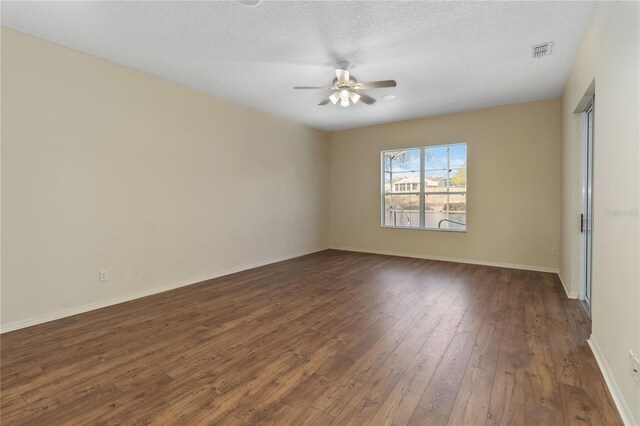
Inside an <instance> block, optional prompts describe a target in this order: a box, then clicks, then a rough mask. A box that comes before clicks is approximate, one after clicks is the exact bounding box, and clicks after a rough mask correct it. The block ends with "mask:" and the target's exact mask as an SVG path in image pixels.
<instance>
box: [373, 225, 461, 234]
mask: <svg viewBox="0 0 640 426" xmlns="http://www.w3.org/2000/svg"><path fill="white" fill-rule="evenodd" d="M380 227H381V228H386V229H408V230H411V231H435V232H457V233H466V232H467V230H466V229H443V228H420V227H416V226H389V225H380Z"/></svg>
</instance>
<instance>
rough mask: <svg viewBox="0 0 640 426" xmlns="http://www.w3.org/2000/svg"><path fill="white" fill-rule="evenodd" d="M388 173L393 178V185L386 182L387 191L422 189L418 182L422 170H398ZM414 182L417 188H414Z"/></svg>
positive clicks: (414, 190) (415, 190)
mask: <svg viewBox="0 0 640 426" xmlns="http://www.w3.org/2000/svg"><path fill="white" fill-rule="evenodd" d="M387 175H388V176H389V179H391V183H392V185H391V186H389V185H388V184H386V185H385V192H417V191H419V190H420V188H418V184H419V183H420V172H410V173H406V172H398V173H387ZM385 183H386V182H385ZM414 184H415V186H416V189H413V186H414ZM389 188H390V189H389Z"/></svg>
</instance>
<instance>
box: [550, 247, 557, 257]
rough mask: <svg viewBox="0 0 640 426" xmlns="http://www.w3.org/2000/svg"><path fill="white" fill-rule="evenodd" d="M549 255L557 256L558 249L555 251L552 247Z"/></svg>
mask: <svg viewBox="0 0 640 426" xmlns="http://www.w3.org/2000/svg"><path fill="white" fill-rule="evenodd" d="M551 254H553V255H557V254H558V249H557V248H555V247H552V248H551Z"/></svg>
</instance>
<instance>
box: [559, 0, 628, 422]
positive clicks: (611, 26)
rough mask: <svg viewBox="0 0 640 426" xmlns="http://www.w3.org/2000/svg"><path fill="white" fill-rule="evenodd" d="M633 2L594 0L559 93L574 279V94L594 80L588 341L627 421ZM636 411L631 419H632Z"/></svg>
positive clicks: (573, 288) (567, 246) (565, 226)
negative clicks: (590, 289)
mask: <svg viewBox="0 0 640 426" xmlns="http://www.w3.org/2000/svg"><path fill="white" fill-rule="evenodd" d="M639 16H640V7H639V3H638V2H629V3H625V2H621V3H598V4H597V6H596V8H595V11H594V14H593V17H592V20H591V22H590V24H589V27H588V29H587V32H586V34H585V37H584V40H583V42H582V45H581V47H580V50H579V53H578V56H577V59H576V62H575V65H574V67H573V70H572V72H571V75H570V77H569V80H568V82H567V86H566V88H565V92H564V96H563V120H564V143H563V146H564V161H563V192H564V194H563V222H562V239H563V251H564V255H563V257H562V265H561V275H562V277H563V280H564V282H565V284H566V285H567V287H569V291H570V292H572V293H574V294H577V293H578V292H579V287H580V274H579V271H580V269H579V268H580V234H579V231H578V218H579V216H580V191H581V184H580V158H581V127H580V126H581V116H580V114H575V113H574V111H575V110H576V107H577V106H578V105H579V104H580V101H581V98H582V97H583V95H585V93H588V92H589V86H590V85H591V84H592V82H594V81H595V99H596V100H595V137H594V146H595V153H594V164H595V171H594V180H595V181H594V222H593V229H594V248H593V256H594V258H593V295H592V299H593V307H592V317H593V318H592V319H593V330H592V336H591V344H592V347H593V348H594V351H595V352H596V355H597V356H598V357H599V358H600V363H601V367H602V368H603V371H604V372H605V377H607V378H608V379H609V381H610V382H611V383H612V386H611V388H612V391H613V394H614V397H615V398H616V399H617V400H618V401H617V402H618V404H620V405H621V407H620V408H621V409H622V411H623V413H624V414H625V416H626V418H627V421H628V422H629V423H633V424H638V422H640V386H639V385H638V384H637V383H635V382H634V381H633V379H632V377H631V373H630V369H629V364H628V355H627V354H628V351H629V350H630V349H631V350H633V351H634V352H635V353H636V354H640V270H639V266H638V265H639V263H640V262H639V260H640V242H639V237H640V224H639V217H638V210H639V208H640V197H639V195H640V173H639V171H638V169H639V167H640V126H639V124H638V123H639V121H640V108H639V94H640V85H639V83H638V80H639V79H640V67H639V61H640V59H639V57H640V54H639V51H640V44H639V38H640V33H639V30H638V28H639V26H640V19H639ZM634 418H635V420H634Z"/></svg>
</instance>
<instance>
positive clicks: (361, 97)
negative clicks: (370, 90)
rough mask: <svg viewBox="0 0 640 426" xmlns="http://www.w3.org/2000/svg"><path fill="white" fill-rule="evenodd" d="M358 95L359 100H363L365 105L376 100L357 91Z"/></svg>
mask: <svg viewBox="0 0 640 426" xmlns="http://www.w3.org/2000/svg"><path fill="white" fill-rule="evenodd" d="M358 95H360V101H361V102H364V103H365V104H367V105H371V104H373V103H375V102H376V100H375V99H373V98H372V97H371V96H368V95H365V94H364V93H358Z"/></svg>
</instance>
